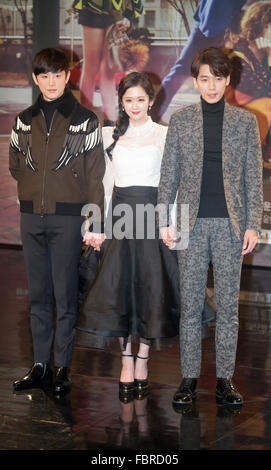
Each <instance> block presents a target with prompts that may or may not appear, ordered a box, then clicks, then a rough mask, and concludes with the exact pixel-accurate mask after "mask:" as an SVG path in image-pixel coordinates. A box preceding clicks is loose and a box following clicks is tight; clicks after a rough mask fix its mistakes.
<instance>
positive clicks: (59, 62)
mask: <svg viewBox="0 0 271 470" xmlns="http://www.w3.org/2000/svg"><path fill="white" fill-rule="evenodd" d="M32 65H33V72H34V74H35V75H36V76H37V75H39V74H40V73H48V72H52V73H57V72H62V71H63V70H64V71H65V73H66V74H67V73H68V71H69V60H68V58H67V56H66V54H65V52H64V51H63V50H62V49H58V48H53V47H48V48H47V49H42V50H41V51H39V52H37V54H36V55H35V57H34V59H33V63H32Z"/></svg>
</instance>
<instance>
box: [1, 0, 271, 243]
mask: <svg viewBox="0 0 271 470" xmlns="http://www.w3.org/2000/svg"><path fill="white" fill-rule="evenodd" d="M37 3H38V2H33V1H32V0H24V1H19V0H16V1H15V0H10V1H7V0H0V21H1V38H0V59H1V60H0V103H1V113H0V134H1V135H2V136H6V137H3V138H1V139H0V145H1V149H2V148H3V151H2V152H1V162H0V164H1V167H2V171H1V179H3V178H4V181H1V186H0V187H1V188H2V187H4V188H6V189H7V187H8V191H6V192H5V194H4V191H2V189H1V190H0V220H1V222H2V220H5V222H4V223H3V224H2V223H1V232H2V233H0V239H1V240H7V241H10V242H12V241H13V242H15V243H20V237H19V233H18V206H17V202H16V187H14V186H13V184H14V183H13V182H12V181H11V178H10V177H9V175H8V168H7V164H6V161H7V152H8V135H9V133H10V131H11V127H12V124H13V120H14V117H15V115H16V114H17V113H18V112H19V111H20V110H22V109H24V108H26V107H27V106H29V105H30V104H31V103H32V91H31V90H32V82H31V73H30V70H31V56H32V48H34V45H33V41H32V27H33V9H34V8H35V6H36V5H37ZM56 4H58V5H59V18H60V22H59V31H58V37H59V46H60V47H62V48H63V49H65V50H66V51H67V54H68V56H69V59H70V66H71V78H70V84H69V86H70V88H71V89H72V91H73V93H74V94H75V95H76V97H77V98H78V99H79V100H80V101H81V103H82V104H83V105H84V106H86V107H88V108H91V109H94V111H95V112H96V114H97V115H98V117H99V119H100V121H101V124H102V125H113V123H114V121H115V119H116V116H117V113H118V109H117V86H118V83H119V81H120V80H121V78H122V77H123V76H124V75H125V74H127V73H129V72H131V71H133V70H137V71H146V72H148V73H149V74H150V76H151V79H152V81H153V84H154V87H155V90H156V98H155V101H154V104H153V107H152V111H151V113H152V118H153V119H154V120H156V121H158V122H161V123H163V124H165V125H167V124H168V122H169V119H170V116H171V114H172V113H173V112H174V111H176V110H177V109H180V108H182V107H185V106H188V105H190V104H193V103H195V102H197V101H199V94H198V91H197V90H195V89H194V87H193V82H192V79H191V77H190V65H191V61H192V59H193V57H194V56H195V55H196V54H197V52H199V50H201V49H203V48H205V47H209V46H212V45H214V46H221V47H224V48H226V50H227V51H228V54H229V56H230V58H231V60H232V64H233V67H234V73H233V74H232V78H231V83H230V86H229V87H228V89H227V93H226V100H227V101H228V102H229V103H231V104H234V105H236V106H242V107H246V108H247V109H249V110H250V111H251V112H253V113H254V114H255V115H256V116H257V120H258V123H259V128H260V135H261V142H262V149H263V168H264V198H265V205H264V216H263V224H262V227H263V232H262V236H261V243H262V244H266V243H268V244H269V243H270V244H271V128H270V126H271V86H270V85H271V81H270V80H271V1H269V0H264V1H253V0H74V1H72V0H59V2H56ZM3 155H5V156H4V157H3ZM3 158H4V160H3ZM2 183H3V184H2ZM3 185H4V186H3ZM7 193H9V196H8V201H7V200H6V199H5V198H6V197H7V196H6V195H7ZM9 214H10V220H9V222H6V221H7V219H8V217H9ZM11 214H12V215H11ZM2 227H3V229H2Z"/></svg>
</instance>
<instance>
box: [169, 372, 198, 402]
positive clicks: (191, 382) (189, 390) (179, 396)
mask: <svg viewBox="0 0 271 470" xmlns="http://www.w3.org/2000/svg"><path fill="white" fill-rule="evenodd" d="M196 387H197V379H190V378H189V379H188V378H184V379H183V381H182V383H181V385H180V386H179V388H178V390H177V392H176V393H175V395H174V397H173V400H172V403H173V404H174V405H190V404H192V403H193V400H195V399H196V397H197V393H196V391H195V390H196Z"/></svg>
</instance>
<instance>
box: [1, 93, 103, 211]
mask: <svg viewBox="0 0 271 470" xmlns="http://www.w3.org/2000/svg"><path fill="white" fill-rule="evenodd" d="M9 168H10V172H11V174H12V176H13V177H14V178H15V179H16V180H17V182H18V196H19V200H20V210H21V212H29V213H35V214H40V215H41V216H42V215H43V214H60V215H80V214H81V209H82V207H83V205H85V204H87V203H92V204H97V205H98V206H99V207H100V209H101V215H102V218H103V204H104V189H103V183H102V179H103V175H104V172H105V161H104V154H103V145H102V137H101V130H100V125H99V121H98V119H97V117H96V115H95V114H94V113H93V112H92V111H89V110H88V109H86V108H84V107H83V106H82V105H81V104H80V103H79V102H78V101H77V100H76V99H75V98H74V96H73V94H72V93H71V92H70V90H68V89H66V90H65V95H64V99H63V101H62V102H61V104H60V105H59V107H58V108H57V110H56V111H55V113H54V116H53V119H52V123H51V129H50V132H49V133H48V132H47V127H46V122H45V118H44V115H43V113H42V111H41V109H40V107H39V105H38V101H37V102H36V103H35V104H34V105H33V106H30V107H29V108H27V109H26V110H25V111H23V112H22V113H20V114H19V115H18V116H17V118H16V121H15V125H14V127H13V130H12V134H11V139H10V155H9Z"/></svg>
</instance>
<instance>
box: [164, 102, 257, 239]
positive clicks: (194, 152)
mask: <svg viewBox="0 0 271 470" xmlns="http://www.w3.org/2000/svg"><path fill="white" fill-rule="evenodd" d="M203 146H204V144H203V117H202V110H201V103H197V104H195V105H192V106H187V107H186V108H183V109H181V110H180V111H177V112H175V113H174V114H173V115H172V116H171V119H170V122H169V126H168V132H167V138H166V144H165V149H164V155H163V160H162V165H161V178H160V184H159V188H158V204H162V205H166V206H168V205H169V204H173V202H174V199H175V196H176V193H177V191H178V196H177V226H178V231H180V228H181V204H189V233H191V231H192V230H193V227H194V225H195V222H196V218H197V214H198V209H199V203H200V193H201V178H202V167H203V152H204V147H203ZM262 166H263V164H262V152H261V143H260V137H259V129H258V124H257V120H256V117H255V116H254V115H253V114H252V113H250V112H249V111H247V110H245V109H242V108H239V107H236V106H231V105H229V104H227V103H225V110H224V120H223V133H222V168H223V180H224V189H225V197H226V203H227V208H228V212H229V216H230V220H231V224H232V228H233V231H234V233H235V235H236V237H237V238H238V239H239V240H242V238H243V235H244V232H245V230H247V229H254V230H258V231H259V230H260V229H261V222H262V211H263V192H262ZM170 223H171V222H170V220H169V219H168V216H167V214H166V212H165V211H164V210H160V213H159V224H160V227H163V226H166V225H169V224H170Z"/></svg>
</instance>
